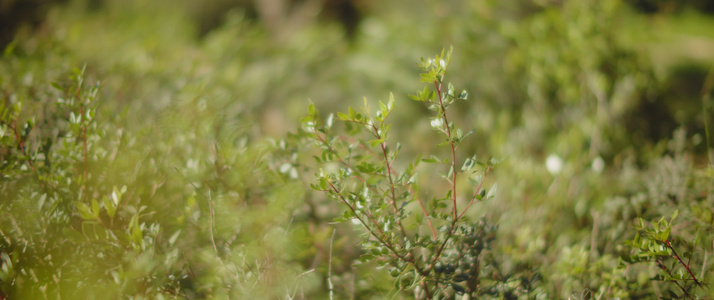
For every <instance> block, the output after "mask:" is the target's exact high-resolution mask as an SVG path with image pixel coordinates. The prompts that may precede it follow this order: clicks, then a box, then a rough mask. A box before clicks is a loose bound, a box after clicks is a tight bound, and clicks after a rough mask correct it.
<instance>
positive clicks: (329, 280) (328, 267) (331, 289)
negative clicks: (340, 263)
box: [327, 229, 337, 300]
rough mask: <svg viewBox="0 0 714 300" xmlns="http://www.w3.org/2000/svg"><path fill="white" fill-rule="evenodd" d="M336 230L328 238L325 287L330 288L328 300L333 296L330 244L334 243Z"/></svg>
mask: <svg viewBox="0 0 714 300" xmlns="http://www.w3.org/2000/svg"><path fill="white" fill-rule="evenodd" d="M336 231H337V230H335V229H332V238H330V257H329V260H328V265H327V286H328V287H329V288H330V300H332V299H333V298H332V295H333V285H332V244H333V242H334V241H335V232H336Z"/></svg>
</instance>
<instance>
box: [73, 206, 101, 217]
mask: <svg viewBox="0 0 714 300" xmlns="http://www.w3.org/2000/svg"><path fill="white" fill-rule="evenodd" d="M74 206H76V207H77V211H78V212H79V215H80V216H81V217H82V219H85V220H95V219H97V218H98V216H95V215H94V214H93V213H92V209H91V208H90V207H89V205H87V204H84V203H82V202H79V201H75V202H74Z"/></svg>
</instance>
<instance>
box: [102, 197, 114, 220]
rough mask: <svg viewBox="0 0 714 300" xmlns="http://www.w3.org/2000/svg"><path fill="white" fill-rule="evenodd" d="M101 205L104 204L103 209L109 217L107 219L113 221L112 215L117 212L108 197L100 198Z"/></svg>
mask: <svg viewBox="0 0 714 300" xmlns="http://www.w3.org/2000/svg"><path fill="white" fill-rule="evenodd" d="M102 203H103V204H104V209H106V210H107V215H109V218H111V219H114V215H115V214H116V212H117V209H116V206H115V205H114V202H112V201H111V200H109V197H107V196H104V198H102Z"/></svg>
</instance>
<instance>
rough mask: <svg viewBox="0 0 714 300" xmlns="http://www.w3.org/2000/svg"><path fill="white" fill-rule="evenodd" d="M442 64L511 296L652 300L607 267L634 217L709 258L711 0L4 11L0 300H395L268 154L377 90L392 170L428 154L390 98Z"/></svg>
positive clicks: (11, 0) (316, 200)
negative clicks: (490, 193)
mask: <svg viewBox="0 0 714 300" xmlns="http://www.w3.org/2000/svg"><path fill="white" fill-rule="evenodd" d="M451 46H453V48H454V55H453V57H452V59H451V65H450V66H449V70H448V74H447V78H446V80H447V81H449V82H452V83H453V84H454V85H455V86H456V87H457V89H459V90H460V89H465V90H467V91H469V93H470V97H469V101H468V102H464V103H459V104H458V105H459V108H458V109H456V110H454V112H453V116H450V117H452V118H453V120H454V122H456V123H458V124H461V127H462V128H473V129H475V132H476V134H475V138H473V139H472V141H473V142H470V143H465V144H463V146H462V148H461V150H462V151H463V152H464V153H465V154H464V157H466V156H470V153H476V154H477V155H478V157H480V158H483V159H484V160H485V159H487V158H488V157H490V156H493V157H498V158H503V159H505V161H504V163H503V164H502V165H501V166H500V167H499V168H498V169H497V170H495V172H494V173H493V174H492V175H491V177H489V179H488V180H489V183H496V182H497V183H498V185H499V191H498V193H497V196H496V198H494V199H492V200H490V201H489V202H486V203H482V204H479V205H478V206H475V207H474V208H473V209H472V211H471V212H470V213H471V214H472V215H473V216H474V217H480V216H482V215H484V216H486V218H488V219H489V220H491V221H492V222H493V223H496V224H499V226H500V228H499V231H498V232H499V233H498V239H497V242H496V246H495V248H494V249H493V250H492V252H493V254H494V255H495V256H497V257H499V258H500V261H503V262H504V263H503V265H502V266H500V267H501V268H502V269H503V270H505V271H504V272H505V273H507V274H511V275H510V276H512V278H530V279H532V282H529V283H528V288H529V289H530V290H529V293H527V294H525V295H521V296H522V297H526V298H538V297H540V298H543V299H556V298H568V297H570V296H573V295H578V296H582V297H586V296H587V297H593V298H596V297H603V298H613V297H618V296H619V297H623V298H627V297H648V296H651V295H659V294H657V293H661V291H660V290H659V287H658V286H657V285H654V286H653V285H650V284H647V279H648V278H649V277H651V276H654V275H653V274H655V272H656V270H655V269H654V268H652V267H643V268H641V269H636V268H627V269H623V268H621V261H620V260H619V255H620V254H622V253H627V251H628V249H627V247H625V246H624V245H623V241H624V240H627V239H630V238H632V236H634V234H635V231H633V226H634V224H635V223H634V220H635V219H636V218H637V217H643V218H645V219H648V220H649V219H657V218H659V217H661V216H669V215H671V213H672V212H673V211H674V210H675V209H680V213H681V214H682V215H683V217H681V218H684V220H685V221H683V223H685V224H688V226H690V227H686V228H683V229H682V235H684V236H685V238H686V237H688V235H687V234H692V235H694V232H700V231H701V230H704V231H703V232H705V233H706V234H702V235H701V237H700V238H701V239H705V240H706V241H711V237H709V235H710V234H709V233H710V232H711V210H710V209H709V208H710V207H712V205H713V204H714V199H713V197H712V183H713V181H712V178H714V175H713V174H714V173H712V171H711V164H712V161H713V159H714V154H712V153H713V152H712V149H711V145H712V144H713V143H712V141H711V138H710V133H709V130H711V128H712V120H711V119H712V111H713V109H712V104H711V100H710V95H711V92H712V89H713V88H714V4H713V3H712V2H711V1H706V0H688V1H670V0H628V1H625V0H597V1H596V0H579V1H575V0H570V1H569V0H562V1H558V0H530V1H519V0H518V1H517V0H500V1H496V0H482V1H465V0H448V1H432V0H419V1H374V0H255V1H251V0H211V1H199V0H153V1H141V0H60V1H54V0H0V49H3V50H4V51H3V56H2V59H1V60H0V91H1V93H0V99H1V102H0V103H1V104H2V106H0V108H2V110H0V117H1V118H2V119H0V126H1V127H0V133H1V134H0V138H1V139H2V140H1V141H2V144H1V145H0V146H1V147H2V148H0V159H2V169H0V173H2V179H1V180H0V225H1V226H2V227H0V254H1V255H0V266H1V268H0V299H3V298H7V299H20V298H21V299H46V298H52V299H54V298H58V297H59V298H69V299H72V298H74V299H80V298H84V299H90V298H104V297H105V296H107V295H111V296H112V297H114V298H191V299H193V298H213V297H215V298H225V297H228V298H231V299H241V298H249V297H251V298H258V299H262V298H265V299H276V298H280V299H283V298H295V299H326V298H328V297H329V293H330V288H329V287H328V284H327V279H328V278H330V279H331V280H332V282H333V283H334V288H333V289H332V292H333V293H334V294H335V297H336V298H338V299H348V298H352V299H371V298H374V299H382V298H394V297H396V298H404V299H408V298H409V297H411V295H410V294H409V293H402V292H400V291H399V290H397V289H395V288H394V287H393V284H392V281H391V279H390V277H389V276H388V274H386V271H385V270H382V269H377V268H375V266H373V265H370V264H355V263H354V262H355V260H356V258H357V257H359V255H360V251H361V250H360V248H359V247H358V245H359V241H360V239H361V237H360V230H359V229H358V228H355V227H352V226H351V225H350V224H333V223H331V220H332V219H333V218H334V217H336V216H338V215H339V214H340V210H341V209H342V208H340V207H339V206H338V205H337V203H332V202H330V201H328V200H327V199H326V197H325V196H324V195H321V194H319V193H315V192H313V191H310V189H309V183H312V182H313V180H314V176H313V174H314V172H315V166H314V165H313V164H312V161H311V158H310V155H309V152H306V151H305V150H301V148H296V147H293V146H294V145H291V144H290V143H289V142H286V140H285V139H286V137H287V136H288V134H289V133H296V132H297V131H298V129H299V128H300V119H301V118H302V117H303V116H304V115H305V114H306V111H307V105H308V103H309V101H312V102H314V103H315V104H316V106H317V107H318V109H319V110H320V111H322V112H323V114H325V115H327V114H329V113H331V112H337V111H345V110H346V108H347V106H354V107H360V106H361V105H362V99H363V98H366V99H367V101H368V102H370V103H377V101H378V100H386V99H387V98H388V97H389V93H390V92H392V93H393V94H394V95H395V99H396V104H395V105H396V109H395V111H394V113H393V115H392V116H391V117H390V118H391V121H392V122H393V123H394V126H393V129H392V132H393V136H392V139H394V140H395V141H397V140H398V141H400V142H401V143H402V144H403V145H405V150H403V151H402V153H401V155H402V156H403V157H404V159H405V161H408V160H409V159H411V158H412V157H414V156H416V155H419V154H424V153H429V152H430V151H436V152H439V151H442V150H443V149H439V148H435V147H434V145H435V144H437V143H438V142H439V141H437V135H436V133H434V132H431V131H430V127H429V122H428V118H427V116H428V115H429V111H428V110H427V109H426V108H425V107H423V106H422V105H421V103H418V102H413V101H410V100H409V98H408V95H409V94H412V93H414V91H416V90H417V89H420V88H421V83H420V82H419V80H418V78H419V77H418V72H419V70H418V68H417V65H416V64H415V62H417V61H419V59H420V58H422V57H431V56H433V55H435V54H438V53H440V52H441V50H442V49H444V48H446V49H448V48H449V47H451ZM73 70H75V71H73ZM82 70H83V71H82ZM77 74H81V78H82V79H83V83H82V84H78V82H77V80H76V78H77V77H78V76H77ZM78 87H79V88H78ZM92 87H95V88H97V89H98V94H97V96H96V99H90V100H87V102H86V103H85V104H84V105H85V106H81V105H80V106H76V107H74V108H72V107H69V108H68V107H65V106H58V105H57V103H58V101H59V99H70V98H72V97H76V98H81V99H85V98H86V97H85V96H83V95H84V92H82V93H80V92H76V93H73V92H72V91H80V90H81V91H85V90H87V89H91V88H92ZM80 94H82V95H80ZM87 107H91V108H93V109H95V113H94V114H93V116H92V119H91V120H90V121H88V123H86V126H84V127H82V126H80V127H79V128H84V129H85V131H83V133H78V134H75V135H72V133H71V132H74V131H73V129H72V128H73V127H72V124H75V123H77V121H76V119H73V118H74V117H72V116H71V115H73V114H77V113H78V111H77V110H76V109H85V108H87ZM82 112H84V111H82ZM80 123H81V122H80ZM82 124H84V123H82ZM21 145H22V146H21ZM87 145H88V147H87ZM466 154H468V155H466ZM426 179H428V178H427V177H426V176H424V181H425V184H427V185H428V183H429V182H432V184H433V185H434V186H433V187H431V188H433V190H435V191H439V190H440V189H443V188H444V187H443V186H439V184H438V183H437V181H433V180H426ZM435 193H436V192H435ZM105 198H106V199H109V200H112V199H116V201H114V203H115V205H116V206H117V207H116V214H115V216H111V217H110V216H109V215H108V213H107V212H106V210H107V207H111V204H110V203H108V202H107V204H105V202H104V201H103V199H105ZM93 202H96V203H97V210H96V211H98V212H100V213H99V214H98V215H97V216H95V217H94V218H92V217H89V218H88V216H87V215H83V214H82V213H81V210H82V209H81V207H82V206H81V205H80V204H78V203H84V204H85V205H86V206H87V207H88V208H90V209H92V207H93V204H94V203H93ZM693 207H696V208H697V209H694V208H693ZM700 208H704V210H703V211H707V210H708V211H709V216H708V219H707V217H706V214H704V213H702V210H701V209H700ZM702 214H704V216H702ZM707 220H708V221H707ZM697 222H699V223H697ZM707 222H708V223H707ZM702 224H703V225H702ZM706 224H709V225H706ZM695 225H696V226H699V227H696V226H695ZM692 226H695V227H696V230H695V229H692V228H694V227H692ZM706 226H709V227H706ZM702 228H703V229H702ZM698 230H699V231H698ZM333 232H335V235H334V237H333ZM697 236H699V235H697ZM703 244H705V243H703ZM707 247H708V248H706V249H708V250H707V251H712V250H714V249H712V245H711V242H710V243H709V245H708V246H707ZM705 252H706V251H705ZM707 253H708V254H709V255H710V254H711V252H707ZM699 254H700V256H701V257H703V258H702V259H701V260H703V261H702V262H701V269H702V274H704V273H706V272H704V271H703V270H709V269H710V268H711V262H708V261H707V259H706V256H707V254H706V253H699ZM642 274H644V275H642ZM707 274H708V273H707ZM503 281H504V286H508V285H523V286H525V285H526V283H523V282H520V281H518V280H515V279H514V280H511V281H509V279H508V278H506V279H503ZM504 295H505V296H503V297H505V298H508V297H509V296H508V295H506V294H504ZM514 297H515V296H514Z"/></svg>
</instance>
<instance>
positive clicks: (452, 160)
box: [434, 75, 458, 221]
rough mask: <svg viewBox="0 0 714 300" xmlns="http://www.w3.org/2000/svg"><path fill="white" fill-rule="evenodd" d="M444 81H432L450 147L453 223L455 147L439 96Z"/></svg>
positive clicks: (456, 212) (444, 108)
mask: <svg viewBox="0 0 714 300" xmlns="http://www.w3.org/2000/svg"><path fill="white" fill-rule="evenodd" d="M443 79H444V77H443V75H442V76H441V78H440V80H437V81H434V86H436V94H437V95H439V107H440V109H441V113H442V117H443V119H444V124H445V125H446V135H447V136H448V138H449V145H450V146H451V174H452V178H451V190H452V193H451V195H452V197H453V203H454V221H456V219H458V215H457V214H458V211H457V208H456V145H454V140H453V139H451V128H450V127H449V119H448V118H447V117H446V107H444V100H443V97H442V96H441V81H442V80H443Z"/></svg>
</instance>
